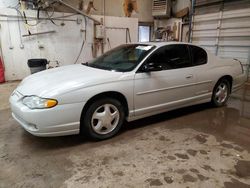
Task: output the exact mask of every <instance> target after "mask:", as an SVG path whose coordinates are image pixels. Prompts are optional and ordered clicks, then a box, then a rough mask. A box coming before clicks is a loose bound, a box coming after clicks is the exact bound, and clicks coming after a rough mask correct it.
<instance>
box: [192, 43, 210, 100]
mask: <svg viewBox="0 0 250 188" xmlns="http://www.w3.org/2000/svg"><path fill="white" fill-rule="evenodd" d="M188 47H189V49H190V53H191V58H192V64H193V70H194V74H195V77H196V87H195V96H196V98H197V100H202V99H204V98H208V97H210V95H211V94H212V90H213V81H212V77H211V75H213V71H214V70H213V69H211V68H210V67H209V64H208V55H207V52H206V51H205V50H204V49H202V48H200V47H198V46H194V45H188Z"/></svg>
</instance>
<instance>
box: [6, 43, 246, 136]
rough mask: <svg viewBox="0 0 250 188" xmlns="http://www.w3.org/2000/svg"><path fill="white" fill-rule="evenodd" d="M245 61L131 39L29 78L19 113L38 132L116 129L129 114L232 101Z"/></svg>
mask: <svg viewBox="0 0 250 188" xmlns="http://www.w3.org/2000/svg"><path fill="white" fill-rule="evenodd" d="M245 80H246V75H245V74H244V71H243V68H242V65H241V63H240V62H239V61H236V60H225V59H221V58H219V57H216V56H214V55H212V54H211V53H209V52H208V51H207V50H205V49H203V48H201V47H199V46H195V45H192V44H187V43H177V42H169V43H134V44H125V45H121V46H119V47H117V48H114V49H112V50H111V51H109V52H107V53H105V54H103V55H102V56H100V57H99V58H97V59H94V60H93V61H91V62H89V63H84V64H77V65H69V66H63V67H60V68H55V69H50V70H46V71H42V72H39V73H36V74H33V75H30V76H28V77H27V78H25V79H24V80H23V81H22V82H21V83H20V85H19V86H18V87H17V88H16V90H15V91H14V92H13V93H12V95H11V97H10V104H11V109H12V116H13V117H14V119H15V120H16V121H17V122H19V124H21V126H22V127H23V128H24V129H26V130H27V131H28V132H30V133H31V134H33V135H36V136H62V135H71V134H78V133H83V134H86V135H88V136H90V137H91V138H94V139H99V140H101V139H107V138H110V137H112V136H114V135H115V134H116V133H117V132H118V131H119V130H120V128H121V126H122V124H123V122H124V121H125V120H127V121H133V120H136V119H140V118H144V117H147V116H152V115H154V114H159V113H162V112H166V111H169V110H173V109H176V108H181V107H185V106H189V105H194V104H199V103H205V102H209V101H211V102H212V103H213V104H214V105H215V106H217V107H219V106H223V105H225V104H226V102H227V100H228V98H229V95H230V93H231V92H232V91H234V90H236V89H238V88H239V87H240V86H242V84H243V83H244V81H245Z"/></svg>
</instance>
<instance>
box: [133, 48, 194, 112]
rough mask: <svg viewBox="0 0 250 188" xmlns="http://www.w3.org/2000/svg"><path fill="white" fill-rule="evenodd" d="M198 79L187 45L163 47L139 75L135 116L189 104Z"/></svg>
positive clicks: (136, 80)
mask: <svg viewBox="0 0 250 188" xmlns="http://www.w3.org/2000/svg"><path fill="white" fill-rule="evenodd" d="M195 79H196V78H195V75H194V72H193V69H192V63H191V60H190V56H189V51H188V48H187V46H186V45H180V44H178V45H167V46H164V47H161V48H159V49H158V50H156V51H155V52H154V53H153V54H152V55H151V56H150V57H149V58H148V59H147V60H146V61H145V62H144V64H143V65H142V67H141V68H140V69H139V70H138V72H137V73H136V75H135V80H134V85H135V89H134V105H135V115H136V116H140V115H144V114H148V113H150V114H151V113H154V112H158V111H162V110H165V109H166V108H170V109H172V108H175V107H178V106H182V105H184V104H186V103H188V102H189V101H190V100H191V98H192V97H193V96H194V87H195V82H196V80H195Z"/></svg>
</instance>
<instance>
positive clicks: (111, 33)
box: [93, 15, 138, 55]
mask: <svg viewBox="0 0 250 188" xmlns="http://www.w3.org/2000/svg"><path fill="white" fill-rule="evenodd" d="M93 17H94V18H96V19H97V20H99V21H100V20H101V19H103V16H97V15H93ZM105 28H106V29H105V39H104V52H106V51H108V50H110V49H111V48H114V47H116V46H118V45H120V44H125V43H129V42H130V39H131V42H137V41H138V18H126V17H114V16H105ZM99 55H100V51H99Z"/></svg>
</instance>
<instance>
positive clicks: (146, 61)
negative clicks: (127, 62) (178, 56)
mask: <svg viewBox="0 0 250 188" xmlns="http://www.w3.org/2000/svg"><path fill="white" fill-rule="evenodd" d="M173 45H175V46H179V45H183V46H185V47H186V48H187V52H188V57H189V61H190V66H188V67H182V68H175V69H162V70H159V71H151V72H160V71H167V70H177V69H185V68H190V67H193V66H194V65H193V56H192V54H191V49H190V48H189V45H188V44H167V45H164V46H161V47H159V48H157V49H156V50H154V51H153V52H152V53H151V54H150V55H149V56H148V57H147V58H146V59H145V60H144V62H143V63H142V64H141V65H140V67H139V68H138V69H137V71H136V73H144V71H143V70H142V68H143V66H144V65H145V64H146V63H150V62H148V60H149V59H150V58H151V57H152V56H153V55H154V54H155V53H156V52H157V51H158V50H160V49H162V48H167V47H168V46H173Z"/></svg>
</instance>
